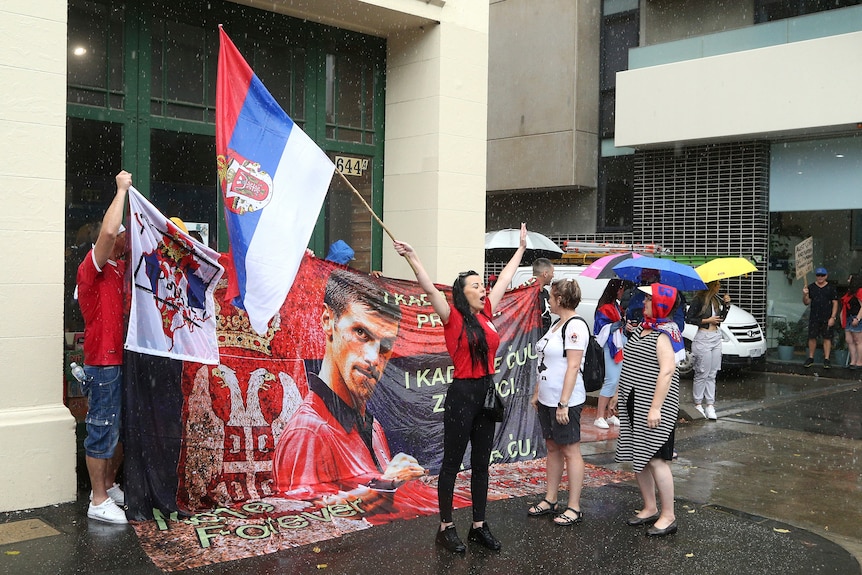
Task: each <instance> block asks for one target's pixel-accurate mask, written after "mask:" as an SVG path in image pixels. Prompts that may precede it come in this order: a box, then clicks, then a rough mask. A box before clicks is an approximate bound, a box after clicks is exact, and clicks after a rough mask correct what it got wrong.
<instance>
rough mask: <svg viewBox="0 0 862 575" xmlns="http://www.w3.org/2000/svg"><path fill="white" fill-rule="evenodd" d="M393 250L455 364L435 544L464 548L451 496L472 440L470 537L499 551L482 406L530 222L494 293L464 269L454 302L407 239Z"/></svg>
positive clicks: (490, 437)
mask: <svg viewBox="0 0 862 575" xmlns="http://www.w3.org/2000/svg"><path fill="white" fill-rule="evenodd" d="M393 245H394V247H395V251H397V252H398V254H399V255H401V256H403V257H404V258H405V259H406V260H407V263H409V264H410V267H411V268H413V272H414V273H415V274H416V280H417V281H418V282H419V285H420V286H421V287H422V289H423V290H424V291H425V293H427V294H428V299H429V301H430V302H431V305H432V307H433V308H434V311H435V312H437V315H439V316H440V321H442V322H443V334H444V337H445V339H446V349H447V351H448V352H449V355H450V356H451V358H452V364H453V366H454V368H455V373H454V378H453V380H452V383H451V384H450V385H449V389H448V391H447V393H446V401H445V403H444V410H445V413H444V415H443V462H442V465H441V467H440V477H439V478H438V481H437V496H438V500H439V506H440V529H439V530H438V531H437V535H436V542H437V544H438V545H440V546H441V547H443V548H445V549H447V550H449V551H453V552H456V553H463V552H464V551H465V550H466V547H465V545H464V543H462V542H461V539H460V538H459V537H458V533H457V531H456V530H455V525H454V524H453V522H452V498H453V495H454V492H455V476H456V475H457V474H458V470H459V468H460V466H461V461H462V460H463V458H464V453H465V452H466V450H467V443H470V444H471V448H472V450H471V455H470V466H471V477H470V494H471V497H472V500H473V524H472V526H471V528H470V533H469V535H468V539H469V540H470V541H473V542H475V543H479V544H480V545H484V546H485V547H487V548H488V549H492V550H495V551H496V550H499V549H500V547H501V545H500V542H499V541H498V540H497V538H496V537H494V535H493V534H492V533H491V530H490V529H489V528H488V523H487V522H486V521H485V507H486V505H487V500H488V466H489V463H490V458H491V448H492V446H493V441H494V427H495V423H494V421H492V420H491V418H490V417H488V416H487V415H486V414H485V413H484V412H483V410H482V406H483V403H484V399H485V392H486V391H487V389H488V386H489V385H494V356H495V355H496V353H497V347H498V346H499V345H500V335H499V334H498V333H497V330H496V328H495V327H494V324H493V322H492V321H491V318H493V317H494V312H495V310H496V309H497V306H498V305H499V303H500V300H501V299H503V294H504V293H505V291H506V286H508V285H509V283H510V282H511V281H512V277H513V276H514V275H515V271H516V270H517V269H518V265H519V264H520V263H521V257H522V256H523V255H524V250H526V247H527V226H526V224H521V237H520V242H519V246H518V249H517V250H515V254H514V255H513V256H512V259H511V260H509V263H507V264H506V267H504V268H503V271H501V272H500V273H499V275H498V277H497V283H496V284H494V287H493V288H492V289H491V291H490V292H488V291H486V290H485V283H484V282H483V281H482V277H481V276H480V275H479V274H478V273H476V272H474V271H472V270H470V271H466V272H461V273H459V274H458V277H457V278H456V279H455V282H454V283H453V284H452V304H451V305H450V304H449V302H448V301H447V300H446V296H445V295H443V293H442V292H440V290H438V289H437V287H436V286H435V285H434V282H433V281H431V277H430V276H429V275H428V272H426V271H425V268H424V267H423V266H422V262H421V261H420V260H419V256H418V255H417V254H416V252H415V251H414V250H413V248H412V247H410V245H409V244H406V243H404V242H400V241H397V240H396V241H395V242H394V243H393Z"/></svg>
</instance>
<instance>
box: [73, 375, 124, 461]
mask: <svg viewBox="0 0 862 575" xmlns="http://www.w3.org/2000/svg"><path fill="white" fill-rule="evenodd" d="M84 373H86V374H87V381H85V382H84V383H83V384H82V387H83V389H84V393H85V394H86V395H87V400H88V401H89V404H90V407H89V409H88V411H87V417H86V419H84V423H86V424H87V438H86V439H85V440H84V452H85V453H86V454H87V456H88V457H92V458H94V459H110V458H111V457H113V456H114V449H115V448H116V447H117V442H118V441H119V440H120V423H121V412H122V398H123V385H122V384H123V367H122V366H121V365H85V366H84Z"/></svg>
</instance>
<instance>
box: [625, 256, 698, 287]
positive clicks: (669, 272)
mask: <svg viewBox="0 0 862 575" xmlns="http://www.w3.org/2000/svg"><path fill="white" fill-rule="evenodd" d="M613 269H614V271H615V272H616V273H617V275H618V276H619V277H620V278H621V279H624V280H629V281H633V282H640V281H641V273H642V272H643V271H644V270H657V271H658V272H659V278H660V279H659V281H660V282H661V283H663V284H665V285H669V286H672V287H675V288H676V289H679V290H683V291H689V290H703V289H706V284H705V283H703V280H702V279H700V276H699V275H698V273H697V272H696V271H695V270H694V268H693V267H691V266H687V265H685V264H681V263H679V262H675V261H673V260H669V259H665V258H651V257H647V256H644V257H642V258H633V259H629V260H626V261H624V262H622V263H619V264H617V265H615V266H614V268H613Z"/></svg>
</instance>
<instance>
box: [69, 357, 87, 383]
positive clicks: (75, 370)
mask: <svg viewBox="0 0 862 575" xmlns="http://www.w3.org/2000/svg"><path fill="white" fill-rule="evenodd" d="M69 369H71V370H72V375H73V376H74V377H75V379H77V380H78V381H80V382H81V383H84V382H85V381H87V374H86V373H84V368H83V367H81V366H80V365H78V364H77V363H75V362H74V361H73V362H72V363H70V364H69Z"/></svg>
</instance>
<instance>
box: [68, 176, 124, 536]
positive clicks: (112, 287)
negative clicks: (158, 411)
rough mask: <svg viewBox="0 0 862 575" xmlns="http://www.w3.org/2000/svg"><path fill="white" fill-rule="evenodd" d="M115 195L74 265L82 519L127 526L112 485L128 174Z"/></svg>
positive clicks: (117, 453)
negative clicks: (80, 327)
mask: <svg viewBox="0 0 862 575" xmlns="http://www.w3.org/2000/svg"><path fill="white" fill-rule="evenodd" d="M116 180H117V193H116V195H115V196H114V200H113V201H112V202H111V205H110V206H108V210H107V211H106V212H105V216H104V218H103V219H102V227H101V228H100V230H99V237H98V239H97V240H96V243H95V245H93V249H91V250H90V251H89V252H87V255H86V256H85V257H84V261H82V262H81V265H79V266H78V275H77V294H78V304H79V305H80V306H81V314H82V315H83V317H84V362H85V363H84V372H85V373H86V380H85V381H84V382H83V386H84V390H85V392H86V394H87V399H88V402H89V409H88V411H87V417H86V420H85V422H86V425H87V438H86V439H85V440H84V451H85V459H86V462H87V472H88V473H89V475H90V485H91V486H92V489H93V491H92V493H91V496H90V506H89V508H88V509H87V517H90V518H91V519H96V520H99V521H106V522H108V523H120V524H124V523H128V520H127V519H126V514H125V512H123V510H122V509H120V507H119V506H118V505H123V504H125V494H124V493H123V490H122V489H120V486H119V485H117V484H116V483H115V479H116V475H117V470H118V469H119V467H120V463H121V462H122V459H123V450H122V446H121V445H119V438H120V423H121V420H120V416H121V413H122V405H121V398H122V382H123V327H124V326H123V277H124V275H125V271H126V262H125V261H124V260H123V257H124V256H125V252H126V233H125V232H126V230H125V228H124V227H123V225H122V221H123V210H124V208H125V205H126V194H127V193H128V191H129V188H130V187H131V185H132V174H130V173H128V172H126V171H122V172H120V173H119V174H117V178H116Z"/></svg>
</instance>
